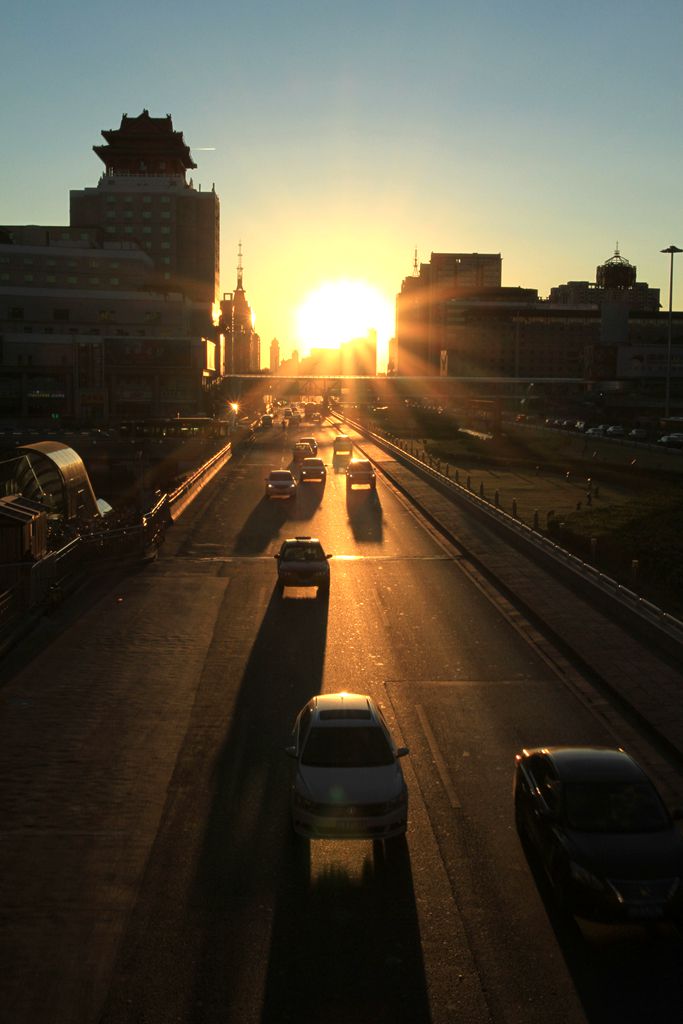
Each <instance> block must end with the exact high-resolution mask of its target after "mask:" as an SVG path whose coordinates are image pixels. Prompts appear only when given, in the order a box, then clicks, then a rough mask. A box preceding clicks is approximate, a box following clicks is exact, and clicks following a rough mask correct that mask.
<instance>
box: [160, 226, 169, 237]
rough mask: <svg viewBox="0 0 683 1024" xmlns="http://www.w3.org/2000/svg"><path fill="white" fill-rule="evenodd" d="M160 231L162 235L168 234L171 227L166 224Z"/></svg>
mask: <svg viewBox="0 0 683 1024" xmlns="http://www.w3.org/2000/svg"><path fill="white" fill-rule="evenodd" d="M161 233H162V235H170V234H171V229H170V228H169V227H168V226H167V225H166V226H164V227H162V228H161Z"/></svg>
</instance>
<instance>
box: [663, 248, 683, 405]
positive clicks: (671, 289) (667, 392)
mask: <svg viewBox="0 0 683 1024" xmlns="http://www.w3.org/2000/svg"><path fill="white" fill-rule="evenodd" d="M660 252H668V253H669V254H670V256H671V263H670V267H669V330H668V334H667V342H666V385H665V388H664V418H665V419H668V416H669V398H670V395H671V330H672V326H673V313H672V310H673V292H674V255H675V254H676V253H677V252H683V249H679V248H678V246H677V245H670V246H669V247H668V248H667V249H660Z"/></svg>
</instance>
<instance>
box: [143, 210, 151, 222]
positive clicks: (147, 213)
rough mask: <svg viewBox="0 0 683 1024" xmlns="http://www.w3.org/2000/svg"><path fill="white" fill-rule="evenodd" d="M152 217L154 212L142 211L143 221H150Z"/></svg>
mask: <svg viewBox="0 0 683 1024" xmlns="http://www.w3.org/2000/svg"><path fill="white" fill-rule="evenodd" d="M151 216H152V211H151V210H143V211H142V219H143V220H149V219H150V218H151Z"/></svg>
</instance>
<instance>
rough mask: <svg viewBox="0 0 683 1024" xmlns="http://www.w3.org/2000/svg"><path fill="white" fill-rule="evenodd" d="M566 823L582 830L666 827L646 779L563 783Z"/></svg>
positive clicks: (662, 813) (600, 830) (661, 806)
mask: <svg viewBox="0 0 683 1024" xmlns="http://www.w3.org/2000/svg"><path fill="white" fill-rule="evenodd" d="M564 805H565V815H566V819H567V823H568V825H569V826H570V827H571V828H575V829H578V830H580V831H582V832H653V831H657V830H659V829H664V828H669V824H670V823H669V819H668V816H667V813H666V811H665V809H664V806H663V804H662V802H661V800H660V799H659V796H658V795H657V792H656V790H655V789H654V787H653V786H651V785H650V784H649V783H648V782H598V783H595V782H574V783H569V784H568V785H567V786H565V791H564Z"/></svg>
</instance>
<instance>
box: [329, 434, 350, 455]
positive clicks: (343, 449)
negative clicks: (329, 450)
mask: <svg viewBox="0 0 683 1024" xmlns="http://www.w3.org/2000/svg"><path fill="white" fill-rule="evenodd" d="M333 450H334V454H335V455H351V453H352V452H353V443H352V441H351V438H350V437H347V436H346V434H337V436H336V437H335V439H334V444H333Z"/></svg>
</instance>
